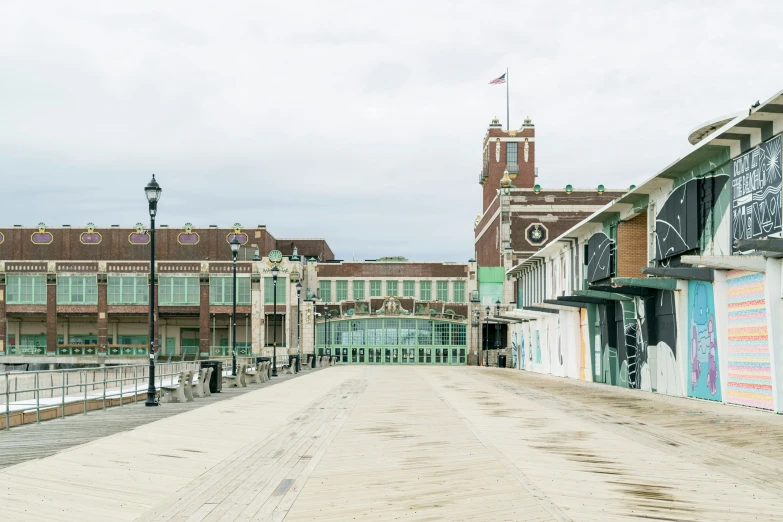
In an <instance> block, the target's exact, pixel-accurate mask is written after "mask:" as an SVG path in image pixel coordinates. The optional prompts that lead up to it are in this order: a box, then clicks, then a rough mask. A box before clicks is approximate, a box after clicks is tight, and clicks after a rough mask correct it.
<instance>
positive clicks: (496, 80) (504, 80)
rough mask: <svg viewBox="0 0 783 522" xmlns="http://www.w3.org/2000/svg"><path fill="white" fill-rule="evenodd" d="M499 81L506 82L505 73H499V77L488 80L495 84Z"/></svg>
mask: <svg viewBox="0 0 783 522" xmlns="http://www.w3.org/2000/svg"><path fill="white" fill-rule="evenodd" d="M499 83H506V73H503V74H502V75H500V77H499V78H495V79H494V80H492V81H491V82H489V84H490V85H497V84H499Z"/></svg>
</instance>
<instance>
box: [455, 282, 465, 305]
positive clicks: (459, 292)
mask: <svg viewBox="0 0 783 522" xmlns="http://www.w3.org/2000/svg"><path fill="white" fill-rule="evenodd" d="M452 301H454V302H455V303H464V302H465V281H454V299H452Z"/></svg>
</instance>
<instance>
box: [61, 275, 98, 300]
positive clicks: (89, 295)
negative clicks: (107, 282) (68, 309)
mask: <svg viewBox="0 0 783 522" xmlns="http://www.w3.org/2000/svg"><path fill="white" fill-rule="evenodd" d="M57 304H62V305H69V304H84V305H97V304H98V279H97V277H96V276H60V277H58V278H57Z"/></svg>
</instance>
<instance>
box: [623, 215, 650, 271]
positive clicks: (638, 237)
mask: <svg viewBox="0 0 783 522" xmlns="http://www.w3.org/2000/svg"><path fill="white" fill-rule="evenodd" d="M646 266H647V213H645V212H643V213H641V214H639V215H638V216H636V217H635V218H633V219H630V220H628V221H622V222H620V224H619V225H618V226H617V277H642V268H644V267H646Z"/></svg>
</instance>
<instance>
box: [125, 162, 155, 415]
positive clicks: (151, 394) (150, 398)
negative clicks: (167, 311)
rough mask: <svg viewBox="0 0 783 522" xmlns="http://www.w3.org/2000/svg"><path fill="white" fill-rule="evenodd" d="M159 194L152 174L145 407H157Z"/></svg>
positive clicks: (148, 198) (150, 189)
mask: <svg viewBox="0 0 783 522" xmlns="http://www.w3.org/2000/svg"><path fill="white" fill-rule="evenodd" d="M161 192H163V190H162V189H161V188H160V185H158V182H157V181H155V174H153V175H152V180H151V181H150V182H149V183H147V186H146V187H144V193H145V194H146V196H147V202H149V205H150V292H149V294H150V295H149V301H150V338H149V341H150V382H149V386H148V387H147V400H146V401H145V402H144V405H145V406H157V405H158V403H157V402H155V216H156V215H157V213H158V201H160V194H161ZM115 342H116V341H115Z"/></svg>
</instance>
